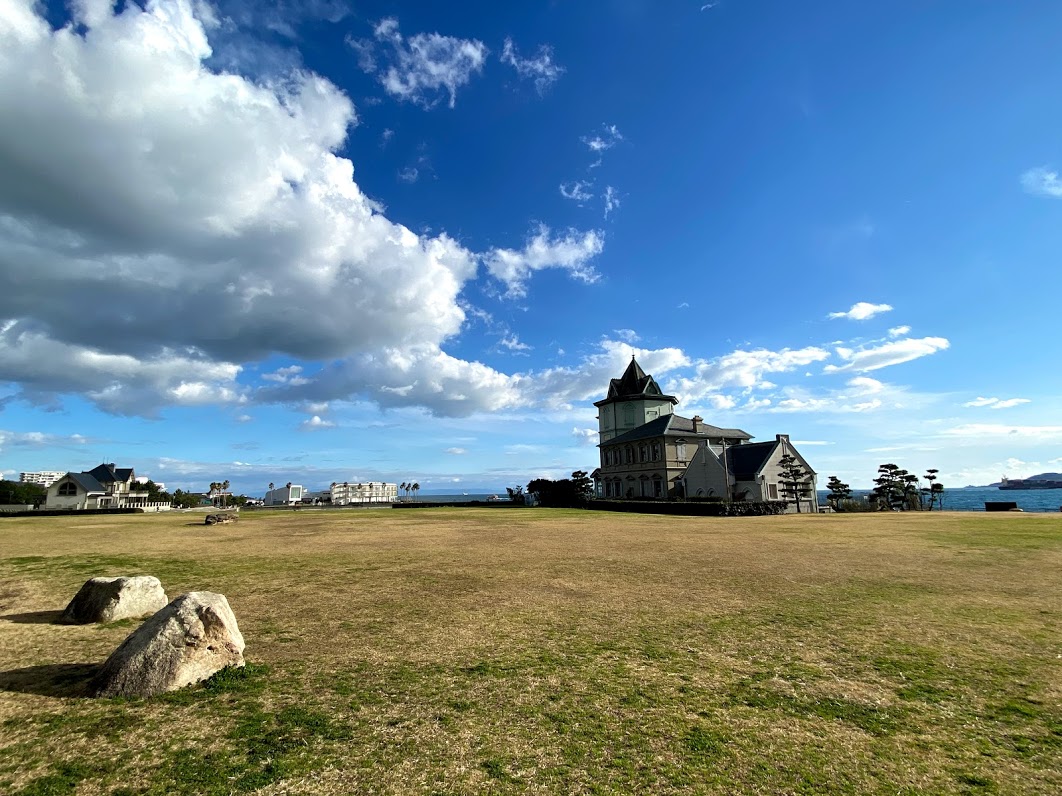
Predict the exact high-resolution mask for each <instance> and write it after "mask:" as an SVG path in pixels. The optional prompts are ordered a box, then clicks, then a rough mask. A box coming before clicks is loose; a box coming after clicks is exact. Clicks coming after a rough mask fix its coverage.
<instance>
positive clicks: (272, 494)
mask: <svg viewBox="0 0 1062 796" xmlns="http://www.w3.org/2000/svg"><path fill="white" fill-rule="evenodd" d="M302 491H303V490H302V486H301V485H299V484H285V485H284V486H278V487H277V488H276V489H270V490H269V491H268V492H266V493H265V497H264V498H263V499H262V505H263V506H295V505H297V504H299V503H301V502H302Z"/></svg>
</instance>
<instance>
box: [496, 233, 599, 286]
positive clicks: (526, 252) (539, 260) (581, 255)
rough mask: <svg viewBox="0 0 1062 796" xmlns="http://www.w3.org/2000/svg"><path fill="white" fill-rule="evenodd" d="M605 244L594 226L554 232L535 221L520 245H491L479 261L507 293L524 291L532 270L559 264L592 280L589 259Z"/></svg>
mask: <svg viewBox="0 0 1062 796" xmlns="http://www.w3.org/2000/svg"><path fill="white" fill-rule="evenodd" d="M604 247H605V241H604V236H603V235H602V234H601V233H600V232H597V231H595V230H591V231H590V232H579V231H578V230H574V229H569V230H567V231H566V232H565V233H563V234H560V235H554V234H553V232H552V231H551V230H550V229H549V227H547V226H545V225H544V224H542V225H539V227H538V228H537V230H536V231H535V232H534V234H533V235H532V236H531V237H530V238H529V239H528V241H527V243H526V244H525V245H524V248H523V249H518V250H514V249H492V250H491V251H490V252H488V253H487V254H486V255H484V258H483V261H484V263H485V264H486V266H487V270H488V271H489V272H490V274H491V276H493V277H494V278H496V279H498V280H500V281H501V282H502V283H504V284H505V286H506V293H507V295H508V296H510V297H516V298H519V297H522V296H525V295H527V280H528V279H529V278H530V277H531V274H532V273H534V272H535V271H541V270H542V269H544V268H559V269H562V270H565V271H567V272H568V274H569V275H570V276H571V277H572V278H573V279H577V280H579V281H582V282H596V281H597V279H598V275H597V272H596V271H595V270H594V268H593V266H592V265H591V264H590V261H591V260H592V259H593V258H594V257H596V256H597V255H599V254H600V253H601V252H602V250H603V249H604Z"/></svg>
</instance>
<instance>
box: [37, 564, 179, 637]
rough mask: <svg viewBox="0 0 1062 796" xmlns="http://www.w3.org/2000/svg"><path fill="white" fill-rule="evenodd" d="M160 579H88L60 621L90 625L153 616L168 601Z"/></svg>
mask: <svg viewBox="0 0 1062 796" xmlns="http://www.w3.org/2000/svg"><path fill="white" fill-rule="evenodd" d="M168 600H169V598H168V597H167V596H166V592H164V591H163V590H162V584H161V583H159V579H158V578H153V577H151V576H150V575H138V576H136V577H132V578H92V579H91V580H88V581H86V582H85V585H84V586H82V587H81V589H80V591H78V593H77V594H75V595H74V599H73V600H71V601H70V604H69V605H68V606H66V610H65V611H63V614H62V616H60V617H59V618H58V619H57V620H56V621H57V622H59V623H60V624H64V625H89V624H92V623H93V622H116V621H118V620H119V619H140V618H142V617H145V616H151V615H152V614H153V613H155V612H156V611H158V610H159V609H160V608H162V607H163V606H164V605H166V603H167V602H168Z"/></svg>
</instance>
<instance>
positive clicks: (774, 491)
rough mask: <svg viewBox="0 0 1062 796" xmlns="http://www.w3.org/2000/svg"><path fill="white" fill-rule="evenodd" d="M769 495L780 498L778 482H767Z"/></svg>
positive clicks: (776, 498) (771, 497) (773, 498)
mask: <svg viewBox="0 0 1062 796" xmlns="http://www.w3.org/2000/svg"><path fill="white" fill-rule="evenodd" d="M767 497H768V498H770V499H771V500H778V484H767Z"/></svg>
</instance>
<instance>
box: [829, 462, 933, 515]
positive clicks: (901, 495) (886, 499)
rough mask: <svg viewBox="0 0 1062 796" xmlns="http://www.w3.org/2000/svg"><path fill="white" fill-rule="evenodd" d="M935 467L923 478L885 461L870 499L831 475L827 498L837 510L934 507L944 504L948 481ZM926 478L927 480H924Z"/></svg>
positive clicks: (886, 509) (915, 509)
mask: <svg viewBox="0 0 1062 796" xmlns="http://www.w3.org/2000/svg"><path fill="white" fill-rule="evenodd" d="M939 472H940V471H939V470H937V469H935V468H931V469H929V470H926V474H925V475H923V476H921V478H920V477H919V476H917V475H915V474H914V473H910V472H908V471H907V470H903V469H901V468H900V466H899V465H896V464H892V463H889V464H882V465H880V466H879V467H878V477H877V478H875V479H874V488H873V489H872V490H871V491H870V495H869V496H868V497H867V499H866V500H865V501H864V500H856V499H854V498H853V497H852V489H851V487H850V486H849V485H848V484H846V483H844V482H843V481H841V479H839V478H838V477H837V476H835V475H831V476H830V480H829V481H828V482H827V484H826V488H827V489H828V490H829V494H828V495H827V496H826V502H827V503H829V505H830V506H831V507H832V508H833V510H834V511H932V510H933V508H934V507H936V508H937V509H943V508H944V484H942V483H941V482H940V480H939V479H938V476H937V474H938V473H939ZM922 482H925V483H924V484H923V483H922Z"/></svg>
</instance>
